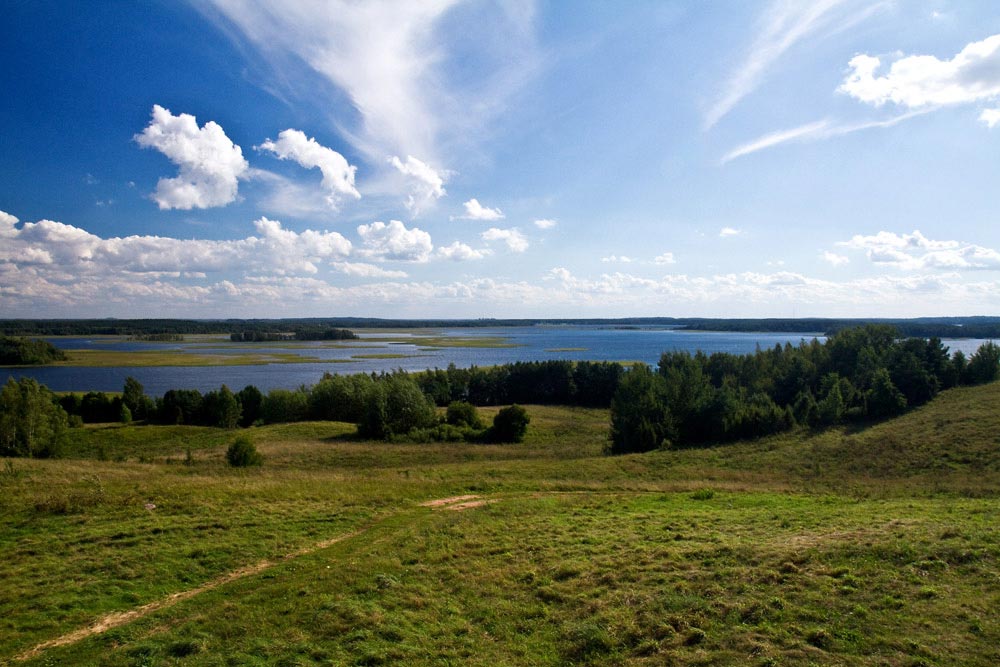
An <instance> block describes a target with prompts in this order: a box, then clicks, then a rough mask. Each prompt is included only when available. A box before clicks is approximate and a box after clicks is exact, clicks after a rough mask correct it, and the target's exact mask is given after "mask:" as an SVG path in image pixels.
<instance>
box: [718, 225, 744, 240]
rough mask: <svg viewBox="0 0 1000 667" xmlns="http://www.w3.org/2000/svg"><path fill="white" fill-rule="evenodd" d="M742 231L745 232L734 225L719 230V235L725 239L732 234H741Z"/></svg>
mask: <svg viewBox="0 0 1000 667" xmlns="http://www.w3.org/2000/svg"><path fill="white" fill-rule="evenodd" d="M742 233H743V232H742V231H741V230H739V229H735V228H734V227H723V228H722V229H720V230H719V237H720V238H724V239H725V238H729V237H731V236H739V235H740V234H742Z"/></svg>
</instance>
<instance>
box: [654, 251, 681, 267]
mask: <svg viewBox="0 0 1000 667" xmlns="http://www.w3.org/2000/svg"><path fill="white" fill-rule="evenodd" d="M676 261H677V260H676V259H674V253H672V252H665V253H663V254H662V255H657V256H656V257H655V258H653V263H654V264H674V263H675V262H676Z"/></svg>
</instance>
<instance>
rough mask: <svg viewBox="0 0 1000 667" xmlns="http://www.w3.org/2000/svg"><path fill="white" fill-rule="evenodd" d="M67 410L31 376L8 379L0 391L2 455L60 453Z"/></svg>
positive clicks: (30, 455) (42, 456) (0, 442)
mask: <svg viewBox="0 0 1000 667" xmlns="http://www.w3.org/2000/svg"><path fill="white" fill-rule="evenodd" d="M66 427H67V419H66V412H65V410H63V409H62V408H61V407H60V406H59V404H58V403H57V402H56V400H55V396H54V395H53V394H52V392H50V391H49V390H48V389H47V388H46V387H44V386H42V385H40V384H38V382H36V381H35V380H33V379H31V378H21V379H20V380H15V379H14V378H9V379H8V380H7V384H5V385H4V387H3V389H2V390H0V456H29V457H35V458H51V457H55V456H58V455H59V453H60V448H61V446H62V437H63V433H64V431H65V430H66Z"/></svg>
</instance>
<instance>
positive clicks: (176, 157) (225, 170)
mask: <svg viewBox="0 0 1000 667" xmlns="http://www.w3.org/2000/svg"><path fill="white" fill-rule="evenodd" d="M133 139H135V141H136V143H138V144H139V145H140V146H142V147H143V148H155V149H156V150H158V151H160V152H161V153H163V154H164V155H165V156H167V158H169V159H170V161H171V162H173V163H174V164H176V165H177V166H178V167H179V172H178V174H177V176H176V177H175V178H161V179H160V180H159V182H158V183H157V184H156V192H154V193H153V200H154V201H156V203H157V205H158V206H159V207H160V208H161V209H175V208H176V209H184V210H190V209H192V208H210V207H213V206H225V205H226V204H229V203H230V202H232V201H234V200H235V199H236V194H237V190H238V187H239V180H240V179H241V178H246V176H247V172H248V170H249V168H250V165H249V164H248V163H247V161H246V160H245V159H243V151H242V150H241V149H240V147H239V146H237V145H235V144H233V142H232V141H230V139H229V137H227V136H226V133H225V132H224V131H223V129H222V128H221V127H220V126H219V125H218V124H217V123H215V122H214V121H209V122H207V123H205V125H204V126H203V127H201V128H199V127H198V121H197V120H196V119H195V117H194V116H192V115H190V114H186V113H182V114H180V115H177V116H174V115H173V114H172V113H170V111H169V110H167V109H164V108H163V107H161V106H160V105H158V104H157V105H154V106H153V118H152V120H151V121H150V123H149V125H148V126H147V127H146V129H144V130H143V131H142V132H141V133H140V134H137V135H135V136H134V137H133Z"/></svg>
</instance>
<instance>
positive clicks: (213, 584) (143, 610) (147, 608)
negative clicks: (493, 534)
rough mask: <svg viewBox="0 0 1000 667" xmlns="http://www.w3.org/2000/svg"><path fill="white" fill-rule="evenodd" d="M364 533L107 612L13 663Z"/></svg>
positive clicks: (309, 547) (300, 550)
mask: <svg viewBox="0 0 1000 667" xmlns="http://www.w3.org/2000/svg"><path fill="white" fill-rule="evenodd" d="M366 530H367V528H362V529H359V530H355V531H352V532H349V533H344V534H342V535H337V536H336V537H331V538H329V539H326V540H323V541H322V542H317V543H316V544H312V545H310V546H308V547H304V548H302V549H298V550H297V551H293V552H291V553H289V554H286V555H284V556H282V557H281V558H278V559H276V560H267V559H265V560H262V561H260V562H257V563H254V564H253V565H247V566H245V567H241V568H238V569H236V570H233V571H232V572H227V573H226V574H224V575H222V576H221V577H217V578H215V579H212V580H211V581H208V582H206V583H204V584H202V585H200V586H196V587H194V588H189V589H188V590H185V591H178V592H177V593H172V594H170V595H168V596H167V597H165V598H163V599H160V600H155V601H153V602H149V603H147V604H144V605H142V606H141V607H136V608H135V609H129V610H127V611H115V612H111V613H110V614H106V615H104V616H102V617H100V618H99V619H97V620H96V621H94V622H93V623H90V624H89V625H86V626H84V627H82V628H79V629H77V630H74V631H73V632H70V633H67V634H65V635H62V636H59V637H56V638H55V639H49V640H47V641H44V642H42V643H41V644H38V645H37V646H35V647H34V648H31V649H29V650H27V651H25V652H24V653H21V654H20V655H17V656H15V657H14V660H15V661H16V662H23V661H24V660H29V659H31V658H34V657H36V656H38V655H39V654H40V653H42V652H43V651H46V650H48V649H50V648H56V647H59V646H68V645H69V644H75V643H77V642H79V641H82V640H84V639H86V638H88V637H92V636H94V635H99V634H102V633H105V632H107V631H108V630H112V629H114V628H117V627H120V626H122V625H126V624H128V623H131V622H132V621H135V620H138V619H140V618H143V617H145V616H148V615H150V614H152V613H154V612H157V611H160V610H161V609H167V608H169V607H173V606H174V605H175V604H177V603H179V602H183V601H184V600H189V599H190V598H193V597H195V596H196V595H199V594H201V593H204V592H206V591H210V590H212V589H214V588H218V587H219V586H224V585H226V584H228V583H231V582H233V581H236V580H237V579H243V578H244V577H250V576H253V575H255V574H260V573H261V572H263V571H264V570H267V569H270V568H272V567H274V566H275V565H280V564H282V563H285V562H288V561H290V560H292V559H295V558H299V557H301V556H305V555H308V554H311V553H313V552H315V551H319V550H321V549H326V548H327V547H331V546H333V545H334V544H337V543H338V542H343V541H344V540H349V539H351V538H353V537H357V536H358V535H361V534H362V533H364V532H365V531H366Z"/></svg>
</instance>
